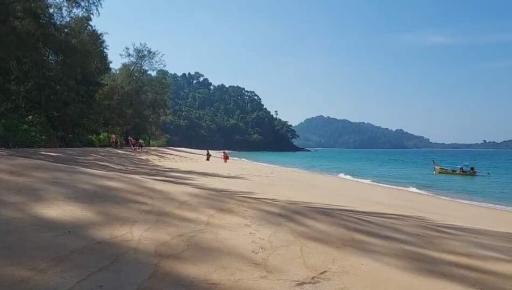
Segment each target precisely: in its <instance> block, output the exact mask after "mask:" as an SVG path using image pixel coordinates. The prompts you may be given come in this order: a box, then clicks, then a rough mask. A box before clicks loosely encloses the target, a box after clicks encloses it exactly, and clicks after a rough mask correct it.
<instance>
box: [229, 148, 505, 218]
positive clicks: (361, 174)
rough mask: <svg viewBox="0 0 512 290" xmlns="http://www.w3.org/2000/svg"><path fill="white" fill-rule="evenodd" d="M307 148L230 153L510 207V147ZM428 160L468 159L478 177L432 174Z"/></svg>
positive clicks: (461, 161) (444, 162)
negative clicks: (417, 148) (492, 148)
mask: <svg viewBox="0 0 512 290" xmlns="http://www.w3.org/2000/svg"><path fill="white" fill-rule="evenodd" d="M311 150H312V152H234V153H233V156H234V157H238V158H242V159H247V160H251V161H256V162H261V163H266V164H273V165H280V166H286V167H293V168H300V169H305V170H310V171H316V172H321V173H326V174H331V175H337V176H339V177H340V178H348V179H354V180H358V181H361V182H371V183H378V184H381V185H387V186H398V187H402V188H405V189H408V190H411V191H416V192H420V193H430V194H435V195H439V196H444V197H448V198H452V199H457V200H462V201H468V202H475V203H481V204H486V205H487V206H493V205H495V206H496V207H498V208H506V209H508V210H512V150H436V149H421V150H398V149H397V150H388V149H378V150H373V149H371V150H365V149H311ZM432 160H435V161H436V162H438V163H439V164H442V165H443V166H458V165H462V164H465V163H467V164H470V165H471V166H475V167H476V169H477V171H478V173H479V175H478V176H452V175H436V174H434V170H433V165H432Z"/></svg>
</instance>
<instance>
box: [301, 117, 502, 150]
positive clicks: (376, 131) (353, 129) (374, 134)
mask: <svg viewBox="0 0 512 290" xmlns="http://www.w3.org/2000/svg"><path fill="white" fill-rule="evenodd" d="M295 130H296V132H297V133H298V135H299V136H300V137H299V138H298V139H296V141H295V143H296V145H297V146H301V147H305V148H306V147H309V148H347V149H419V148H439V149H512V140H509V141H503V142H487V141H484V142H482V143H477V144H444V143H433V142H431V141H430V140H429V139H427V138H425V137H423V136H418V135H414V134H411V133H408V132H406V131H404V130H402V129H397V130H391V129H387V128H382V127H379V126H375V125H373V124H370V123H362V122H351V121H348V120H339V119H335V118H331V117H324V116H317V117H313V118H309V119H306V120H304V121H303V122H302V123H300V124H298V125H297V126H295Z"/></svg>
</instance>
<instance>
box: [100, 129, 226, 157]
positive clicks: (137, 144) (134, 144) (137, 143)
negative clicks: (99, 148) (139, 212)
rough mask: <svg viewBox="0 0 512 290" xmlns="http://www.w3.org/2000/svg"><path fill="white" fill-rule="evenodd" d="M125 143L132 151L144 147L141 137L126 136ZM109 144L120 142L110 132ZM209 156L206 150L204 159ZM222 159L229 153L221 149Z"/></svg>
mask: <svg viewBox="0 0 512 290" xmlns="http://www.w3.org/2000/svg"><path fill="white" fill-rule="evenodd" d="M126 143H128V145H130V148H132V150H133V151H142V148H144V140H142V139H141V138H138V139H135V138H133V137H132V136H128V138H126ZM110 145H111V146H112V148H120V147H121V142H120V141H119V138H118V137H117V135H115V134H112V136H111V137H110ZM211 157H212V154H211V153H210V150H206V161H210V158H211ZM222 160H224V163H227V162H228V160H229V155H228V153H227V152H226V151H222Z"/></svg>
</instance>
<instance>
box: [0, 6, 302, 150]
mask: <svg viewBox="0 0 512 290" xmlns="http://www.w3.org/2000/svg"><path fill="white" fill-rule="evenodd" d="M100 7H101V1H100V0H73V1H69V0H46V1H41V0H26V1H2V2H1V3H0V39H2V45H1V46H0V147H7V148H14V147H80V146H107V145H108V144H109V141H110V136H111V134H116V135H118V136H121V137H122V138H126V137H127V136H135V137H137V138H142V139H144V140H145V142H146V144H150V145H154V146H186V147H192V148H209V149H233V150H276V151H281V150H298V149H299V148H298V147H297V146H295V145H294V144H293V142H292V140H293V139H294V138H296V137H297V135H296V133H295V131H294V129H293V127H292V126H291V125H290V124H288V123H287V122H286V121H283V120H281V119H280V118H278V117H277V116H276V115H273V114H272V113H271V112H270V111H269V110H268V109H266V108H265V106H264V105H263V104H262V102H261V99H260V97H259V96H258V95H257V94H256V93H255V92H253V91H250V90H247V89H245V88H243V87H240V86H227V85H223V84H219V85H214V84H212V83H211V82H210V81H209V80H208V79H207V78H206V77H205V76H203V75H202V74H200V73H198V72H196V73H184V74H176V73H172V72H169V71H167V70H166V69H165V65H164V61H163V58H162V57H163V55H162V54H161V53H160V52H158V51H157V50H154V49H152V48H150V47H148V46H147V45H146V44H144V43H140V44H133V45H131V46H129V47H127V48H126V49H125V51H124V52H123V53H122V56H123V59H124V63H123V64H122V65H121V66H120V67H118V68H112V67H111V66H110V60H109V59H108V55H107V44H106V42H105V40H104V35H103V33H102V32H99V31H98V30H97V29H96V28H95V27H94V25H93V24H92V18H93V17H94V16H95V15H97V14H98V13H99V10H100Z"/></svg>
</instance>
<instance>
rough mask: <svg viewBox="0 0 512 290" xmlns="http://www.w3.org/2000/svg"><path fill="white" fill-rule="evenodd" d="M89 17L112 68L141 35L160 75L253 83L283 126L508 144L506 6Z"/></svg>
mask: <svg viewBox="0 0 512 290" xmlns="http://www.w3.org/2000/svg"><path fill="white" fill-rule="evenodd" d="M95 24H96V26H97V27H98V28H99V30H100V31H102V32H105V33H106V40H107V44H108V45H109V54H110V57H111V59H112V60H113V66H118V65H119V63H120V58H119V54H120V53H121V51H122V49H123V47H124V46H127V45H130V44H131V43H132V42H146V43H148V45H149V46H151V47H152V48H154V49H157V50H159V51H161V52H162V53H164V54H165V61H166V63H167V69H168V70H170V71H172V72H177V73H182V72H194V71H199V72H201V73H203V74H204V75H206V76H207V77H208V78H209V79H210V80H211V81H212V82H214V83H225V84H236V85H241V86H243V87H246V88H247V89H250V90H254V91H256V93H258V95H260V97H261V98H262V100H263V102H264V104H265V105H266V106H267V108H269V109H270V110H272V111H273V110H278V111H279V115H280V117H282V118H283V119H285V120H288V121H289V122H290V123H292V124H294V125H295V124H297V123H298V122H300V121H302V120H303V119H305V118H307V117H312V116H316V115H320V114H323V115H329V116H332V117H337V118H346V119H349V120H353V121H367V122H371V123H374V124H376V125H380V126H384V127H388V128H392V129H396V128H403V129H405V130H407V131H410V132H412V133H415V134H420V135H424V136H426V137H428V138H430V139H431V140H433V141H442V142H476V141H481V140H482V139H487V140H497V141H501V140H504V139H512V117H511V112H512V1H483V0H482V1H454V0H450V1H397V0H389V1H377V0H376V1H361V0H357V1H313V0H310V1H299V0H289V1H285V0H267V1H244V0H239V1H220V0H218V1H214V0H211V1H187V0H183V1H170V0H160V1H156V0H155V1H151V0H148V1H135V0H130V1H128V0H105V2H104V4H103V9H102V10H101V14H100V16H99V17H98V18H97V19H95Z"/></svg>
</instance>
